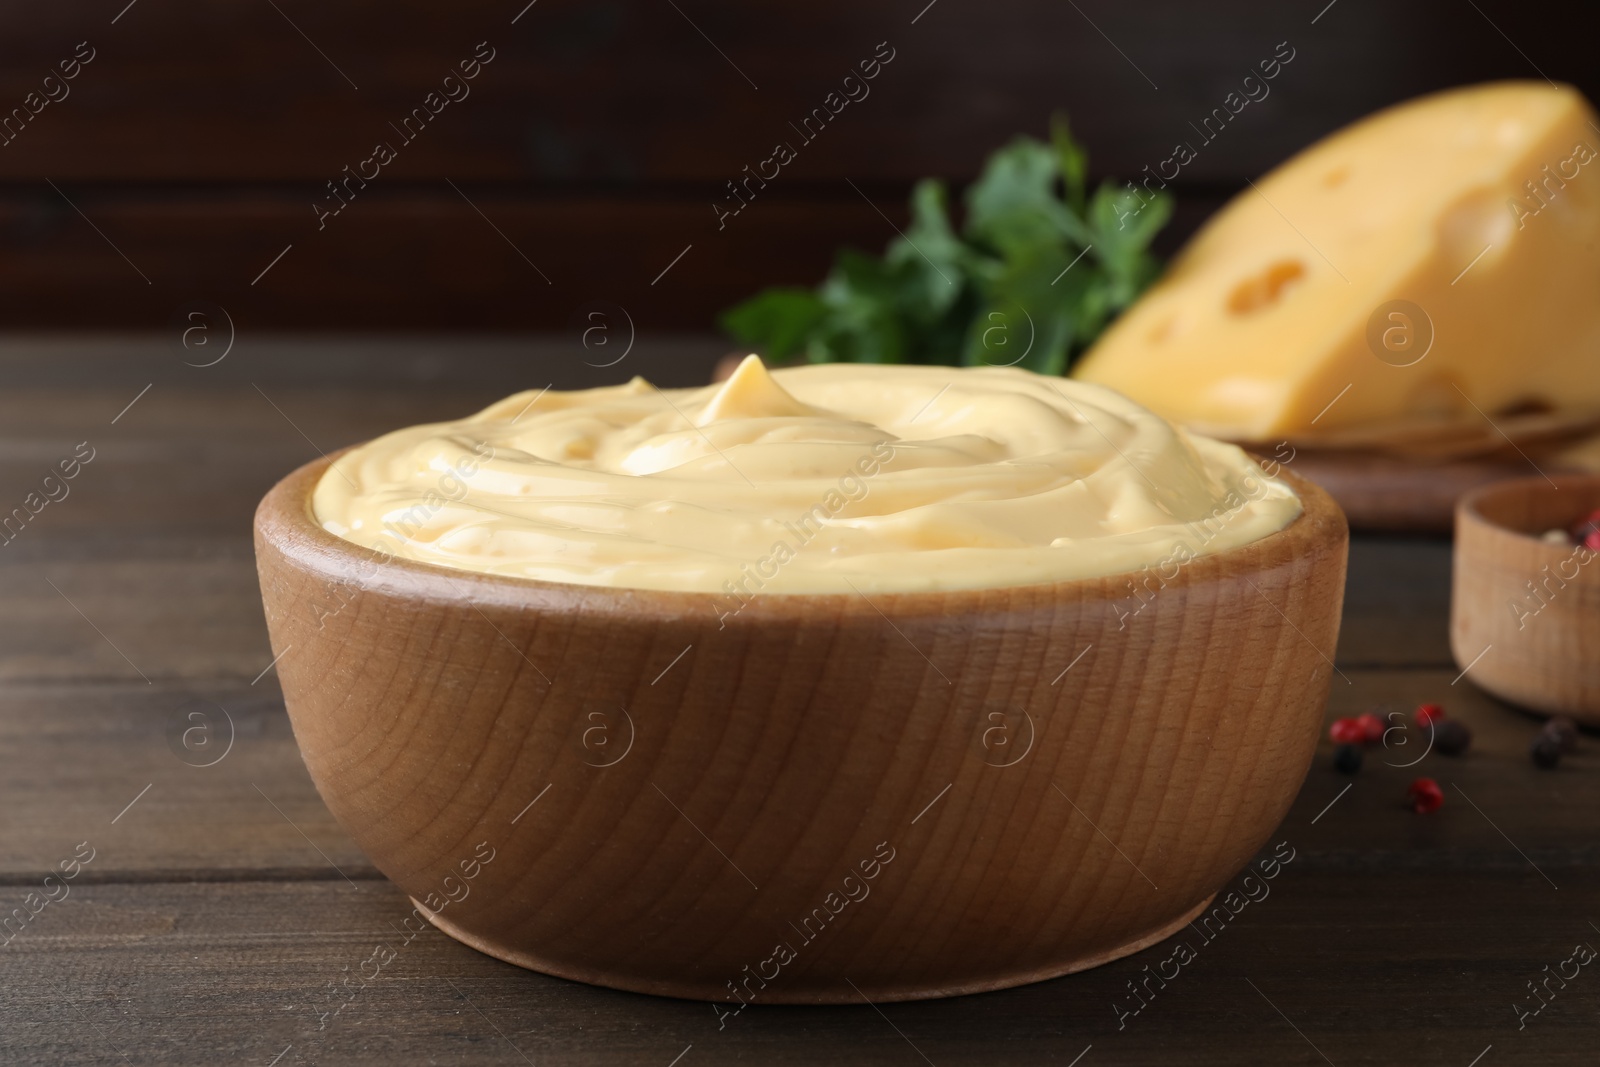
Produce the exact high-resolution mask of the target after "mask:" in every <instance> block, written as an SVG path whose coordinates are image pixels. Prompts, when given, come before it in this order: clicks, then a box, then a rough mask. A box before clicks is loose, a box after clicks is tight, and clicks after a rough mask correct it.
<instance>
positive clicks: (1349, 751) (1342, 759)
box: [1333, 745, 1361, 774]
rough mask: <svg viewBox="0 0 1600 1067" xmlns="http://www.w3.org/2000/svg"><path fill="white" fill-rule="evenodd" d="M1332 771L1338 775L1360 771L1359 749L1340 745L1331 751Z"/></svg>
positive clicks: (1357, 746) (1353, 746) (1358, 747)
mask: <svg viewBox="0 0 1600 1067" xmlns="http://www.w3.org/2000/svg"><path fill="white" fill-rule="evenodd" d="M1333 769H1334V770H1336V771H1338V772H1339V773H1340V774H1355V773H1356V772H1357V771H1359V770H1360V769H1361V747H1360V746H1359V745H1340V746H1339V747H1338V748H1336V749H1334V750H1333Z"/></svg>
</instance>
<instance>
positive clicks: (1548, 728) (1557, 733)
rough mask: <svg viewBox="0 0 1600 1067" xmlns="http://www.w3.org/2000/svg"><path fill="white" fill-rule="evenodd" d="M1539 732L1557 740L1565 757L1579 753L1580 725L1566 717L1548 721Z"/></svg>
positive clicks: (1559, 716)
mask: <svg viewBox="0 0 1600 1067" xmlns="http://www.w3.org/2000/svg"><path fill="white" fill-rule="evenodd" d="M1539 732H1540V733H1542V734H1549V735H1550V736H1551V737H1553V738H1555V739H1556V741H1557V742H1558V743H1559V744H1560V745H1561V752H1562V754H1563V755H1568V756H1570V755H1572V753H1574V752H1576V751H1578V724H1577V723H1575V722H1573V721H1572V720H1571V719H1569V718H1567V717H1566V716H1565V715H1557V716H1555V717H1554V718H1552V719H1548V720H1546V721H1545V724H1544V726H1543V727H1542V728H1541V729H1540V731H1539Z"/></svg>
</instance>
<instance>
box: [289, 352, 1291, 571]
mask: <svg viewBox="0 0 1600 1067" xmlns="http://www.w3.org/2000/svg"><path fill="white" fill-rule="evenodd" d="M311 506H312V512H313V514H314V516H315V518H316V520H317V521H318V522H319V523H321V524H322V526H323V527H324V528H325V529H327V530H328V531H329V532H331V533H333V534H336V535H337V536H339V537H342V538H344V539H346V540H348V541H352V542H354V543H356V544H359V545H363V546H366V547H369V548H373V549H375V550H377V551H379V552H383V553H389V554H393V555H397V556H402V557H406V558H409V559H414V560H419V561H422V562H424V563H433V564H438V565H441V566H444V567H452V568H456V569H459V570H464V571H475V572H480V573H489V574H503V575H516V576H519V577H524V578H536V579H541V580H544V581H552V582H568V583H577V584H581V585H597V586H614V587H621V588H633V589H664V590H679V591H685V592H707V593H719V594H724V595H733V596H736V597H739V598H740V600H741V602H742V601H743V600H745V599H747V598H748V597H750V596H753V595H755V594H757V593H802V594H805V593H841V592H843V593H849V592H851V591H852V590H854V591H858V592H862V593H874V592H912V591H922V590H941V589H974V588H997V587H1005V586H1016V585H1033V584H1038V583H1044V582H1055V581H1061V580H1065V579H1072V578H1087V577H1096V576H1103V575H1111V574H1118V573H1122V572H1127V571H1136V570H1139V569H1140V568H1141V567H1145V566H1153V565H1155V564H1156V563H1157V562H1158V561H1172V560H1174V559H1177V560H1178V561H1179V563H1182V562H1187V560H1188V559H1190V558H1193V557H1197V556H1201V555H1207V554H1211V553H1215V552H1221V551H1224V550H1226V549H1230V548H1235V547H1238V546H1240V545H1244V544H1248V543H1249V542H1251V541H1255V540H1258V539H1260V538H1262V537H1265V536H1267V535H1268V534H1271V533H1273V532H1275V531H1277V530H1281V529H1283V528H1284V527H1285V526H1287V525H1288V524H1289V523H1290V522H1292V521H1293V520H1294V519H1295V517H1296V516H1298V515H1299V513H1300V502H1299V499H1298V498H1297V497H1296V496H1295V494H1294V492H1293V490H1291V489H1290V488H1289V487H1288V485H1286V484H1285V483H1284V482H1282V481H1281V480H1278V479H1276V478H1273V477H1269V476H1267V474H1265V473H1264V472H1263V471H1262V469H1261V467H1260V466H1258V465H1257V464H1256V463H1255V461H1253V460H1252V459H1251V458H1250V457H1249V456H1247V455H1245V453H1243V452H1242V451H1240V450H1239V449H1238V448H1235V447H1233V446H1232V445H1227V444H1223V443H1221V442H1217V441H1213V440H1210V439H1209V438H1204V437H1200V436H1197V435H1194V434H1190V433H1187V432H1185V431H1183V430H1181V429H1178V428H1176V427H1174V426H1173V425H1172V424H1170V423H1168V422H1167V421H1165V420H1164V419H1162V418H1160V417H1159V416H1156V415H1154V414H1152V413H1151V412H1149V411H1147V410H1145V409H1144V408H1141V407H1139V406H1138V405H1137V404H1134V403H1133V402H1132V401H1130V400H1128V399H1126V398H1125V397H1123V396H1121V395H1120V394H1117V393H1115V392H1112V391H1111V390H1108V389H1105V388H1102V387H1099V386H1094V385H1088V384H1085V383H1083V382H1077V381H1071V380H1067V379H1061V378H1053V377H1043V376H1040V375H1036V374H1032V373H1030V372H1028V371H1023V370H1017V369H1011V368H967V369H958V368H951V367H932V366H866V365H860V364H834V365H824V366H803V367H794V368H786V369H780V370H777V371H773V372H770V373H769V372H768V371H767V370H766V369H765V368H764V367H763V366H762V364H761V361H760V360H759V359H757V358H756V357H754V356H751V357H749V358H747V359H746V360H745V361H744V362H743V363H742V364H741V365H740V366H739V369H738V371H737V372H736V373H735V374H734V375H733V377H731V378H730V379H729V380H728V381H726V382H723V383H721V384H718V385H710V386H706V387H704V388H699V389H666V390H663V389H658V388H656V387H655V386H653V385H651V384H650V383H648V382H646V381H645V380H644V379H642V378H635V379H633V380H632V381H631V382H628V383H627V384H626V385H619V386H610V387H606V388H599V389H587V390H580V391H574V392H565V393H563V392H554V391H550V392H533V391H530V392H526V393H518V394H517V395H515V396H510V397H507V398H506V399H504V400H502V401H500V402H498V403H496V404H494V405H492V406H490V407H489V408H487V409H485V410H484V411H481V412H479V413H478V414H476V415H472V416H470V417H468V418H465V419H461V420H458V421H455V422H445V423H436V424H432V425H425V426H414V427H411V428H409V429H404V430H397V431H395V432H394V433H390V434H387V435H385V436H383V437H380V438H378V439H377V440H374V441H371V442H369V443H367V444H365V445H361V446H359V447H357V448H355V449H353V450H352V451H350V452H348V453H346V454H345V455H343V456H341V457H340V458H339V459H338V461H337V462H336V463H335V464H334V466H333V467H331V468H330V469H329V470H328V471H327V472H326V473H325V474H324V475H323V476H322V478H321V480H320V481H319V482H318V484H317V487H316V490H315V492H314V495H313V497H312V501H311Z"/></svg>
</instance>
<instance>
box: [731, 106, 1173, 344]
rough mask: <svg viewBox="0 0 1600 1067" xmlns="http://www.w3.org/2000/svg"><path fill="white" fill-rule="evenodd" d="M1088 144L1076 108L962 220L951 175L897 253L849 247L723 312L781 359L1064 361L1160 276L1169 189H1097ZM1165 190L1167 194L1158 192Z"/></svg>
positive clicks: (997, 167) (897, 243)
mask: <svg viewBox="0 0 1600 1067" xmlns="http://www.w3.org/2000/svg"><path fill="white" fill-rule="evenodd" d="M1087 173H1088V155H1087V153H1086V152H1085V151H1084V150H1083V148H1082V146H1080V145H1079V144H1078V143H1077V141H1075V140H1074V139H1073V137H1072V134H1071V131H1070V130H1069V128H1068V126H1067V122H1066V120H1065V119H1064V118H1059V117H1058V118H1057V119H1056V120H1055V122H1054V123H1053V124H1052V129H1051V142H1050V143H1049V144H1046V143H1044V142H1042V141H1038V140H1035V139H1033V138H1029V137H1019V138H1017V139H1016V140H1014V141H1012V142H1011V143H1010V144H1009V145H1007V146H1005V147H1004V148H1001V149H1000V150H999V151H997V152H995V153H994V154H993V155H992V156H990V157H989V159H988V161H987V162H986V163H985V165H984V168H983V173H982V174H981V175H980V176H979V178H978V180H977V181H976V182H974V183H973V184H972V185H970V186H968V188H967V190H966V194H965V197H964V199H965V202H966V213H965V219H964V221H963V224H962V227H961V231H960V233H957V232H956V229H955V227H954V226H953V225H952V224H951V221H950V213H949V210H948V206H947V204H948V196H947V194H946V191H945V186H944V183H942V182H940V181H938V180H936V179H932V178H928V179H924V180H922V181H920V182H918V183H917V184H916V186H915V187H914V188H913V190H912V193H911V224H910V226H909V227H907V229H906V230H905V233H904V236H902V237H897V238H895V239H894V240H892V241H890V242H889V245H888V247H887V248H886V249H885V250H884V254H883V257H882V258H881V259H880V258H875V257H873V256H869V255H865V254H863V253H861V252H857V251H854V250H851V249H844V250H842V251H840V253H839V255H838V258H837V259H836V261H835V262H834V266H833V270H832V271H831V272H830V273H829V274H828V277H827V278H826V280H824V281H823V283H822V284H821V285H820V286H818V287H817V288H816V289H815V290H811V289H799V288H774V289H767V290H765V291H764V292H761V293H759V294H757V295H756V296H754V297H751V298H750V299H749V300H746V301H744V302H743V303H741V304H738V305H737V306H735V307H733V308H730V309H728V310H727V311H725V312H723V314H722V316H721V318H720V320H719V321H720V323H721V325H722V327H723V328H724V329H725V330H727V331H728V332H729V333H730V334H732V335H733V336H734V337H736V338H737V339H738V340H740V341H741V342H743V343H744V344H746V345H750V346H752V347H754V348H756V349H757V350H759V351H760V352H761V353H762V354H763V355H764V356H766V357H767V358H768V359H769V360H772V361H774V362H783V361H785V360H787V359H789V358H790V357H794V356H799V357H801V358H804V359H806V360H809V361H810V362H813V363H938V364H945V365H952V366H953V365H962V366H982V365H991V366H1009V365H1015V366H1021V367H1026V368H1028V369H1030V370H1035V371H1039V372H1041V373H1045V374H1062V373H1065V371H1066V370H1067V368H1068V367H1069V366H1070V365H1071V363H1072V360H1073V358H1074V357H1076V356H1077V354H1078V353H1080V352H1082V351H1083V350H1084V349H1085V348H1087V347H1088V345H1089V344H1090V343H1091V342H1092V341H1093V340H1094V339H1095V338H1096V337H1098V336H1099V334H1100V331H1101V330H1102V329H1104V328H1105V326H1106V324H1107V323H1108V322H1109V321H1110V319H1111V318H1112V316H1113V315H1115V314H1116V313H1117V312H1118V311H1120V310H1122V309H1123V308H1125V307H1127V306H1128V305H1129V304H1131V303H1132V302H1133V301H1134V299H1135V298H1137V297H1138V295H1139V294H1140V293H1141V292H1143V291H1144V289H1145V288H1146V287H1147V286H1148V285H1149V284H1150V282H1151V281H1152V280H1154V278H1155V276H1156V274H1157V273H1158V272H1159V270H1160V263H1159V261H1158V260H1157V259H1156V258H1155V256H1154V255H1152V254H1151V252H1150V251H1149V246H1150V242H1151V241H1152V240H1153V239H1154V238H1155V235H1156V233H1157V232H1158V231H1159V230H1160V229H1161V227H1162V226H1163V225H1165V223H1166V222H1167V220H1168V218H1170V217H1171V214H1172V200H1171V198H1170V197H1169V196H1167V195H1166V194H1164V193H1154V194H1147V193H1145V192H1144V191H1143V190H1140V191H1135V189H1134V188H1133V187H1130V186H1126V185H1123V184H1121V183H1118V182H1116V181H1115V180H1112V179H1107V180H1106V181H1104V182H1103V183H1102V184H1101V185H1100V187H1099V188H1098V189H1096V190H1095V192H1094V194H1093V195H1092V196H1090V195H1087V190H1086V187H1085V186H1086V178H1087ZM1152 196H1153V199H1152Z"/></svg>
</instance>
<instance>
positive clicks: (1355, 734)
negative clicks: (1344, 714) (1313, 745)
mask: <svg viewBox="0 0 1600 1067" xmlns="http://www.w3.org/2000/svg"><path fill="white" fill-rule="evenodd" d="M1328 737H1329V738H1331V739H1332V741H1333V743H1334V744H1336V745H1359V744H1361V743H1362V742H1363V741H1365V740H1366V731H1364V730H1363V729H1362V728H1361V724H1360V723H1359V722H1357V721H1356V720H1355V719H1335V720H1333V725H1332V726H1330V727H1328Z"/></svg>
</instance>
